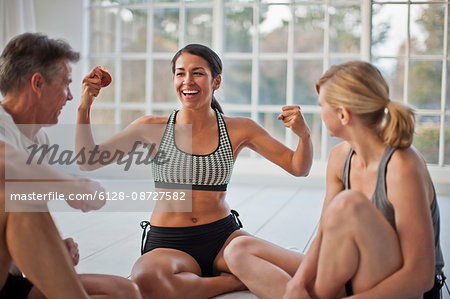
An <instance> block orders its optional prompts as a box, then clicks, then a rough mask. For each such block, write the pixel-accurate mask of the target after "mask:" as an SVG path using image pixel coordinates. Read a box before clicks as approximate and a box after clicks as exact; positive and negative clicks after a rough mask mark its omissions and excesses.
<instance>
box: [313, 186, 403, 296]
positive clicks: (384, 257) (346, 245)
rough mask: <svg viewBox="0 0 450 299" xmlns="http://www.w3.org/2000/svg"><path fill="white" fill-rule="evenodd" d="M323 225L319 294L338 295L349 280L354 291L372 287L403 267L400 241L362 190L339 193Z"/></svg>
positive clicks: (319, 266)
mask: <svg viewBox="0 0 450 299" xmlns="http://www.w3.org/2000/svg"><path fill="white" fill-rule="evenodd" d="M321 225H322V226H321V227H322V235H321V236H319V237H320V238H321V239H320V251H319V262H318V270H317V276H316V280H315V284H314V288H313V292H314V294H315V295H316V296H317V297H319V298H334V297H336V296H337V295H338V294H339V293H340V292H341V291H342V289H343V287H344V285H345V283H346V282H347V281H349V280H351V281H352V286H353V291H354V293H358V292H361V291H364V290H367V289H370V288H371V287H373V286H375V285H376V284H377V283H379V282H380V281H382V280H383V279H384V278H386V277H388V276H389V275H390V274H392V273H393V272H395V271H396V270H397V269H399V268H400V267H401V265H402V255H401V250H400V243H399V241H398V238H397V235H396V233H395V231H394V229H393V228H392V227H391V225H390V224H389V223H388V222H387V221H386V219H385V218H384V216H383V215H382V214H381V213H380V212H379V211H378V210H377V209H376V207H375V206H374V205H373V204H372V203H371V202H370V201H369V200H368V199H367V198H366V197H365V196H364V195H362V194H361V193H359V192H354V191H344V192H341V193H340V194H338V195H337V196H336V198H335V199H333V201H332V202H331V203H330V206H329V207H328V209H327V210H326V211H325V214H324V217H323V218H322V223H321Z"/></svg>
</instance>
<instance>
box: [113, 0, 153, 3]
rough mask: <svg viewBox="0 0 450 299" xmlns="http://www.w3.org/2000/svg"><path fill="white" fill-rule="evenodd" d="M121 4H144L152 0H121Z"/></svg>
mask: <svg viewBox="0 0 450 299" xmlns="http://www.w3.org/2000/svg"><path fill="white" fill-rule="evenodd" d="M120 3H121V4H143V3H150V0H120Z"/></svg>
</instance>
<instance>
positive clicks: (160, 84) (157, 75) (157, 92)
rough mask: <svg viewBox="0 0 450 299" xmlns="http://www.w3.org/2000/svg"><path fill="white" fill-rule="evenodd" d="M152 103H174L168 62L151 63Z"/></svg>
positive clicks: (175, 98) (174, 98)
mask: <svg viewBox="0 0 450 299" xmlns="http://www.w3.org/2000/svg"><path fill="white" fill-rule="evenodd" d="M153 102H158V103H176V102H178V99H177V96H176V94H175V91H174V87H173V75H172V71H171V70H170V60H154V61H153Z"/></svg>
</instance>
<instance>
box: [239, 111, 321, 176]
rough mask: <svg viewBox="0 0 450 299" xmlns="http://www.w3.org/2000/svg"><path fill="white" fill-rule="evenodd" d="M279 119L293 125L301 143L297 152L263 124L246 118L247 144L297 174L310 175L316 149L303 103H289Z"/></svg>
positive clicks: (244, 123)
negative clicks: (295, 104)
mask: <svg viewBox="0 0 450 299" xmlns="http://www.w3.org/2000/svg"><path fill="white" fill-rule="evenodd" d="M278 119H280V120H282V121H283V123H284V126H285V127H288V128H290V129H291V130H292V131H293V132H294V133H295V134H296V135H297V136H299V142H298V145H297V148H296V150H295V151H293V150H291V149H289V148H288V147H286V146H285V145H283V144H282V143H281V142H279V141H278V140H276V139H275V138H274V137H272V136H271V135H270V134H269V133H268V132H267V131H266V130H265V129H264V128H263V127H261V126H260V125H258V124H257V123H256V122H254V121H252V120H250V119H242V120H241V121H242V124H241V125H240V127H241V128H246V130H245V134H246V136H245V139H246V142H245V145H246V146H247V147H249V148H251V149H253V150H254V151H256V152H257V153H259V154H261V155H262V156H264V157H265V158H267V159H268V160H270V161H272V162H273V163H275V164H277V165H278V166H280V167H281V168H283V169H284V170H286V171H287V172H289V173H291V174H292V175H295V176H306V175H308V173H309V170H310V169H311V164H312V157H313V149H312V143H311V138H310V131H309V128H308V125H307V124H306V122H305V120H304V118H303V115H302V114H301V112H300V107H299V106H285V107H283V111H282V113H281V114H280V115H279V117H278Z"/></svg>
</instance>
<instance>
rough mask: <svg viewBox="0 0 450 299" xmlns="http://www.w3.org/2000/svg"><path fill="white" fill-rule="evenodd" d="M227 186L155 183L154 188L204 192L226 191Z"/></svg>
mask: <svg viewBox="0 0 450 299" xmlns="http://www.w3.org/2000/svg"><path fill="white" fill-rule="evenodd" d="M227 186H228V185H227V184H224V185H190V184H178V183H166V182H155V188H163V189H181V190H184V189H188V190H190V189H192V190H206V191H227Z"/></svg>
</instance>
